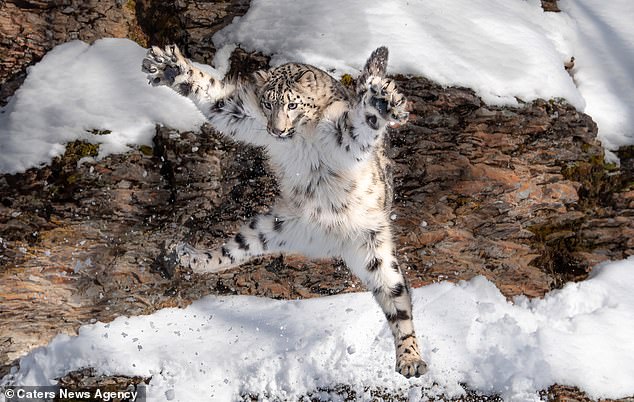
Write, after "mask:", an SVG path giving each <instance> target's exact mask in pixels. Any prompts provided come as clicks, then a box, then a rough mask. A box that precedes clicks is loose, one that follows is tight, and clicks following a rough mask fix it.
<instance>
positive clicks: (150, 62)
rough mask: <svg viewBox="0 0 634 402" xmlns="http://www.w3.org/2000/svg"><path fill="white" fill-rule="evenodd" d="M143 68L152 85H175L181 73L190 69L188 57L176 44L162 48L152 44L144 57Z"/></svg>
mask: <svg viewBox="0 0 634 402" xmlns="http://www.w3.org/2000/svg"><path fill="white" fill-rule="evenodd" d="M141 70H142V71H143V72H144V73H146V74H147V78H148V81H149V82H148V83H149V84H151V85H152V86H159V85H166V86H170V87H171V86H173V85H174V83H175V82H176V81H177V78H178V77H179V76H180V75H183V74H184V73H185V72H186V71H188V62H187V59H186V58H185V57H184V56H183V55H182V54H181V52H180V50H178V46H176V45H168V46H165V49H161V48H159V47H157V46H152V48H151V49H149V50H148V51H147V53H146V55H145V58H144V59H143V64H142V66H141Z"/></svg>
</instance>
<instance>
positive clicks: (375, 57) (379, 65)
mask: <svg viewBox="0 0 634 402" xmlns="http://www.w3.org/2000/svg"><path fill="white" fill-rule="evenodd" d="M387 56H388V51H387V48H386V47H385V46H381V47H380V48H378V49H376V50H375V51H374V52H372V54H371V55H370V58H369V59H368V61H366V62H365V67H363V71H362V72H361V75H360V76H359V78H358V79H357V92H360V91H363V90H364V89H365V86H366V82H367V80H368V77H371V76H374V77H381V78H385V74H386V72H387Z"/></svg>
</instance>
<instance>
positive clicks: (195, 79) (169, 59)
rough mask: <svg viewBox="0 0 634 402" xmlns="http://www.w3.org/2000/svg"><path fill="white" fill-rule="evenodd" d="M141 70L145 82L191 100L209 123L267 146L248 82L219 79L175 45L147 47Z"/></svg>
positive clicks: (238, 137) (237, 137) (261, 118)
mask: <svg viewBox="0 0 634 402" xmlns="http://www.w3.org/2000/svg"><path fill="white" fill-rule="evenodd" d="M142 70H143V71H144V72H146V73H147V77H148V80H149V83H150V84H151V85H154V86H161V85H164V86H167V87H169V88H171V89H173V90H174V91H176V92H178V93H179V94H181V95H183V96H186V97H187V98H189V99H190V100H192V101H193V102H194V104H195V105H196V106H197V107H198V109H199V110H200V111H201V113H202V114H203V115H204V116H205V117H206V118H207V120H208V121H209V122H210V123H211V125H212V126H213V127H214V128H215V129H216V130H218V131H220V132H221V133H223V134H226V135H228V136H230V137H231V138H233V139H235V140H238V141H242V142H246V143H250V144H253V145H258V146H266V145H269V144H270V143H271V141H272V137H271V136H269V135H267V134H266V119H265V117H264V115H263V114H262V111H261V109H260V108H259V102H258V100H257V98H256V95H255V92H254V89H253V87H252V86H251V85H249V84H245V85H236V84H233V83H228V82H225V81H222V80H221V79H220V77H219V76H214V75H212V74H209V73H207V72H205V71H202V70H201V69H199V68H197V67H195V66H194V65H193V64H192V63H191V61H189V60H188V59H186V58H185V57H184V56H183V55H182V54H181V52H180V51H179V50H178V47H177V46H176V45H169V46H166V47H165V49H160V48H158V47H156V46H154V47H152V48H151V49H150V50H148V52H147V55H146V56H145V58H144V59H143V64H142Z"/></svg>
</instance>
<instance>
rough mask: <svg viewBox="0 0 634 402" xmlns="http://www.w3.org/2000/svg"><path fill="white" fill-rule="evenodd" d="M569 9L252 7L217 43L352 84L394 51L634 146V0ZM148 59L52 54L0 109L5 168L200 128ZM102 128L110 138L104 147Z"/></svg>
mask: <svg viewBox="0 0 634 402" xmlns="http://www.w3.org/2000/svg"><path fill="white" fill-rule="evenodd" d="M560 6H561V8H562V10H563V12H562V13H544V12H543V10H542V9H541V6H540V2H539V1H537V0H531V1H521V0H512V1H508V0H491V1H487V2H481V1H471V0H448V1H443V2H442V3H437V4H436V3H433V2H431V3H424V4H423V3H417V2H408V1H404V0H388V1H384V2H382V3H381V4H380V5H379V4H375V5H373V4H371V3H367V2H366V1H365V0H354V1H348V2H344V3H341V2H337V3H335V2H331V1H325V0H319V1H312V0H282V1H281V2H268V1H262V0H254V1H252V2H251V6H250V8H249V11H248V12H247V14H246V15H244V16H243V17H241V18H237V19H236V20H235V21H234V22H233V23H232V24H230V25H229V26H227V27H225V28H224V29H223V30H221V31H219V32H217V33H216V34H215V35H214V44H215V46H216V47H217V48H218V49H224V51H221V52H219V54H217V55H216V56H217V58H216V60H215V63H216V65H217V66H226V60H227V59H228V57H229V51H230V50H231V49H233V47H234V46H235V44H236V43H239V44H240V45H241V46H242V47H243V48H245V49H247V50H257V51H260V52H263V53H265V54H268V55H272V64H274V65H275V64H280V63H283V62H288V61H296V62H305V63H310V64H314V65H316V66H318V67H321V68H323V69H326V70H328V71H332V72H333V73H334V74H335V75H336V76H340V75H342V74H344V73H351V74H352V75H353V76H356V75H357V73H358V71H359V70H360V68H361V66H362V64H363V62H364V61H365V59H366V58H367V57H368V55H369V54H370V52H371V51H372V50H373V49H375V48H376V47H378V46H380V45H386V46H388V47H389V49H390V55H391V57H390V62H389V72H390V73H392V74H395V73H401V74H413V75H422V76H425V77H427V78H429V79H431V80H432V81H435V82H437V83H439V84H441V85H445V86H451V85H455V86H462V87H467V88H472V89H474V90H475V92H476V93H477V95H478V96H480V97H481V98H482V99H483V100H484V101H485V102H487V103H490V104H494V105H511V106H513V105H514V106H517V105H518V99H519V100H521V101H523V102H530V101H533V100H535V99H538V98H542V99H552V98H563V99H566V100H567V101H568V102H569V103H570V104H572V105H573V106H575V107H576V108H577V109H578V110H580V111H584V112H585V113H587V114H589V115H590V116H592V118H593V119H594V120H595V121H596V122H597V123H598V126H599V135H598V136H599V139H600V140H601V142H602V143H603V145H604V147H605V148H606V149H608V150H616V149H618V148H619V147H620V146H624V145H629V144H634V81H633V80H632V79H631V77H630V73H629V72H631V71H634V25H632V24H631V23H630V21H629V18H627V17H628V16H629V15H632V14H634V3H632V2H630V1H628V0H614V1H611V2H609V4H607V3H605V2H602V1H598V0H589V1H584V2H582V3H579V2H574V1H561V2H560ZM281 9H283V10H285V15H284V18H280V15H279V10H281ZM144 52H145V49H142V48H141V47H139V46H138V45H136V44H134V43H133V42H131V41H127V40H121V39H103V40H99V41H97V42H95V44H94V45H93V46H88V45H87V44H85V43H82V42H70V43H66V44H63V45H61V46H58V47H57V48H55V49H53V50H52V51H51V52H49V53H48V54H47V55H46V56H45V57H44V59H43V60H42V61H41V62H40V63H38V64H37V65H35V66H33V67H31V68H30V69H29V72H28V76H27V79H26V81H25V82H24V84H23V85H22V87H21V88H20V89H19V90H18V91H17V92H16V94H15V96H14V97H13V98H12V99H11V102H10V103H9V104H8V105H7V106H6V107H4V108H3V109H2V110H1V111H0V147H1V148H2V150H3V152H2V153H1V154H0V172H4V173H16V172H24V171H25V170H26V169H29V168H31V167H36V166H40V165H41V164H47V163H49V162H50V160H51V158H53V157H55V156H59V155H61V154H62V153H63V152H64V146H65V144H66V143H67V142H70V141H73V140H76V139H83V140H85V141H88V142H95V143H97V142H98V143H101V144H102V146H101V148H100V151H99V152H100V153H99V157H103V156H105V155H108V154H110V153H119V152H125V151H126V150H128V149H129V147H130V146H134V145H150V144H151V137H152V135H153V128H154V126H155V125H156V124H165V125H168V126H170V127H174V128H177V129H180V130H192V129H196V128H197V127H199V126H200V124H201V123H202V121H203V118H202V116H201V115H200V113H199V112H198V111H197V110H196V109H195V108H194V107H193V106H192V105H191V104H190V103H189V102H188V101H186V100H185V99H182V98H181V97H179V96H178V95H176V94H174V93H172V92H170V91H169V90H168V89H166V88H158V89H157V88H151V87H149V86H148V85H146V82H145V77H144V74H143V73H141V71H140V67H139V66H140V60H141V59H142V58H143V55H144ZM571 57H574V58H575V63H574V67H573V68H572V69H571V71H570V74H569V72H567V71H566V69H565V68H564V65H565V64H566V63H568V62H569V61H570V59H571ZM608 61H609V62H608ZM94 129H97V130H102V131H103V130H109V131H110V134H109V135H106V136H100V137H97V136H94V135H91V134H90V131H91V130H94Z"/></svg>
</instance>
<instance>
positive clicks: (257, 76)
mask: <svg viewBox="0 0 634 402" xmlns="http://www.w3.org/2000/svg"><path fill="white" fill-rule="evenodd" d="M270 78H271V73H270V72H268V71H266V70H258V71H256V72H254V73H253V80H254V81H255V85H256V86H258V87H261V86H263V85H264V84H266V82H267V81H268V80H269V79H270Z"/></svg>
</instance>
